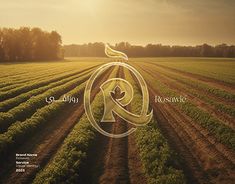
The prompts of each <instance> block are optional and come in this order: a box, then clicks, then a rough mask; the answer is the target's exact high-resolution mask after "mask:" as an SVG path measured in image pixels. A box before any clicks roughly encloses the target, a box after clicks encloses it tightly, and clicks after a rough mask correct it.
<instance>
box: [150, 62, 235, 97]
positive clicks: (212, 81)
mask: <svg viewBox="0 0 235 184" xmlns="http://www.w3.org/2000/svg"><path fill="white" fill-rule="evenodd" d="M152 64H154V65H156V66H159V67H161V68H164V69H167V70H170V71H173V72H175V73H178V74H180V75H184V76H187V77H189V78H193V79H197V80H200V81H203V82H205V83H208V84H210V85H212V86H216V87H218V88H221V89H224V90H227V91H230V92H233V93H234V92H235V89H234V86H233V85H232V84H230V83H227V82H224V81H220V80H217V79H213V78H210V77H206V76H202V75H199V74H194V73H189V72H185V71H181V70H177V69H174V68H171V67H167V66H163V65H160V64H157V63H152Z"/></svg>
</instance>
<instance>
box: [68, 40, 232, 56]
mask: <svg viewBox="0 0 235 184" xmlns="http://www.w3.org/2000/svg"><path fill="white" fill-rule="evenodd" d="M112 47H113V48H114V49H116V50H119V51H122V52H125V53H126V54H127V55H128V57H165V56H174V57H235V46H233V45H231V46H228V45H226V44H221V45H218V46H215V47H213V46H210V45H208V44H203V45H198V46H195V47H193V46H177V45H176V46H169V45H161V44H148V45H146V46H145V47H143V46H136V45H131V44H130V43H128V42H120V43H117V44H115V45H114V46H112ZM64 51H65V56H67V57H68V56H83V57H85V56H93V57H97V56H105V55H104V44H103V43H89V44H83V45H75V44H73V45H65V46H64Z"/></svg>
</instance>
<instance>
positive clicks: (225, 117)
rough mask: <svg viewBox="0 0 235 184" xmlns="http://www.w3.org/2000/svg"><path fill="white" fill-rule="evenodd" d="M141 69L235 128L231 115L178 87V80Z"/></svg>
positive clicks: (234, 121)
mask: <svg viewBox="0 0 235 184" xmlns="http://www.w3.org/2000/svg"><path fill="white" fill-rule="evenodd" d="M142 69H143V70H144V71H145V72H147V73H148V74H149V75H151V76H153V77H156V78H158V79H160V81H161V82H163V83H164V84H165V85H167V86H168V87H169V88H171V89H173V90H176V91H177V92H178V93H179V94H182V95H184V96H187V98H189V99H190V101H192V102H193V103H194V104H196V105H197V106H198V107H200V108H201V109H203V110H204V111H206V112H208V113H210V114H211V115H212V116H214V117H215V118H217V119H219V120H221V121H222V122H223V123H224V124H225V125H227V126H229V127H230V128H232V129H233V130H235V120H234V118H233V117H231V116H229V115H227V114H225V113H223V112H219V111H218V110H217V109H216V108H214V107H213V106H211V105H210V104H207V103H205V102H204V101H202V100H201V99H199V98H197V97H195V96H193V95H191V94H190V93H189V92H188V91H186V90H185V89H183V88H180V87H179V86H178V85H177V84H178V82H175V81H174V82H172V81H171V79H168V78H166V77H163V76H161V75H159V74H156V73H151V72H150V71H149V70H147V69H146V68H144V67H142Z"/></svg>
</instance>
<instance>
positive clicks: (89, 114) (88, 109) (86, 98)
mask: <svg viewBox="0 0 235 184" xmlns="http://www.w3.org/2000/svg"><path fill="white" fill-rule="evenodd" d="M112 66H122V67H125V68H127V69H128V70H129V71H131V72H132V73H133V74H134V75H135V77H136V78H137V80H138V82H139V84H140V87H141V91H142V96H143V104H142V109H141V114H142V115H147V112H148V106H149V94H148V89H147V85H146V83H145V81H144V78H143V77H142V76H141V74H140V73H139V72H138V71H137V70H136V69H135V68H134V67H132V66H130V65H128V64H126V63H123V62H112V63H107V64H104V65H102V66H101V67H99V68H98V69H97V70H95V72H94V73H93V74H92V75H91V77H90V78H89V80H88V82H87V84H86V88H85V91H84V107H85V112H86V115H87V118H88V120H89V121H90V123H91V125H92V126H93V127H94V128H95V129H96V130H97V131H98V132H100V133H101V134H103V135H105V136H108V137H112V138H121V137H125V136H128V135H130V134H131V133H133V132H134V131H135V130H136V127H134V128H133V127H132V128H131V129H129V130H128V131H127V132H124V133H121V134H112V133H109V132H106V131H104V130H103V129H102V128H101V127H100V126H99V125H98V123H97V122H96V120H95V118H94V116H93V114H92V108H91V101H90V100H91V99H90V95H91V90H92V86H93V84H94V81H95V80H96V78H97V77H98V76H99V75H101V74H102V73H103V72H104V71H105V70H107V69H108V68H110V67H112ZM150 115H151V117H152V111H151V112H150ZM150 120H151V118H150ZM148 122H149V121H148ZM148 122H145V123H144V124H139V123H135V122H129V123H131V124H133V125H135V126H143V125H145V124H147V123H148Z"/></svg>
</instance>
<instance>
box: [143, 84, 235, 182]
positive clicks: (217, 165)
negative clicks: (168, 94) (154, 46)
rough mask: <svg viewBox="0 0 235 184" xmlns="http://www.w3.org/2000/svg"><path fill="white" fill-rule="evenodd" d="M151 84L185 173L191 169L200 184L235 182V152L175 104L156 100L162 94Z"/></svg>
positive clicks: (157, 108)
mask: <svg viewBox="0 0 235 184" xmlns="http://www.w3.org/2000/svg"><path fill="white" fill-rule="evenodd" d="M147 83H148V82H147ZM148 87H149V93H150V99H151V104H152V107H153V110H154V112H155V115H156V117H157V121H158V124H159V126H160V128H161V129H162V131H163V133H164V134H165V136H166V137H167V138H168V140H169V142H170V144H171V145H172V146H173V147H174V149H176V150H177V152H178V153H179V155H182V157H183V159H184V160H185V162H186V163H185V168H186V169H185V172H186V173H187V172H188V171H187V168H189V170H190V172H191V174H192V176H193V178H194V181H196V182H198V183H224V184H225V183H226V184H229V183H233V180H234V179H235V173H234V158H235V157H234V153H233V152H232V151H231V150H230V149H228V148H226V147H225V146H224V145H222V144H220V143H218V142H217V141H216V140H215V138H214V137H213V136H212V135H210V134H209V132H208V131H206V130H205V129H204V128H202V127H201V126H200V125H199V124H197V123H195V122H193V120H191V119H190V118H189V117H187V116H186V115H184V113H183V112H181V111H180V110H179V109H177V108H176V107H174V106H173V105H170V104H159V103H155V102H154V96H155V95H156V94H157V95H162V94H161V93H160V92H159V91H157V90H154V89H153V88H152V87H151V86H150V85H149V86H148Z"/></svg>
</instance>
